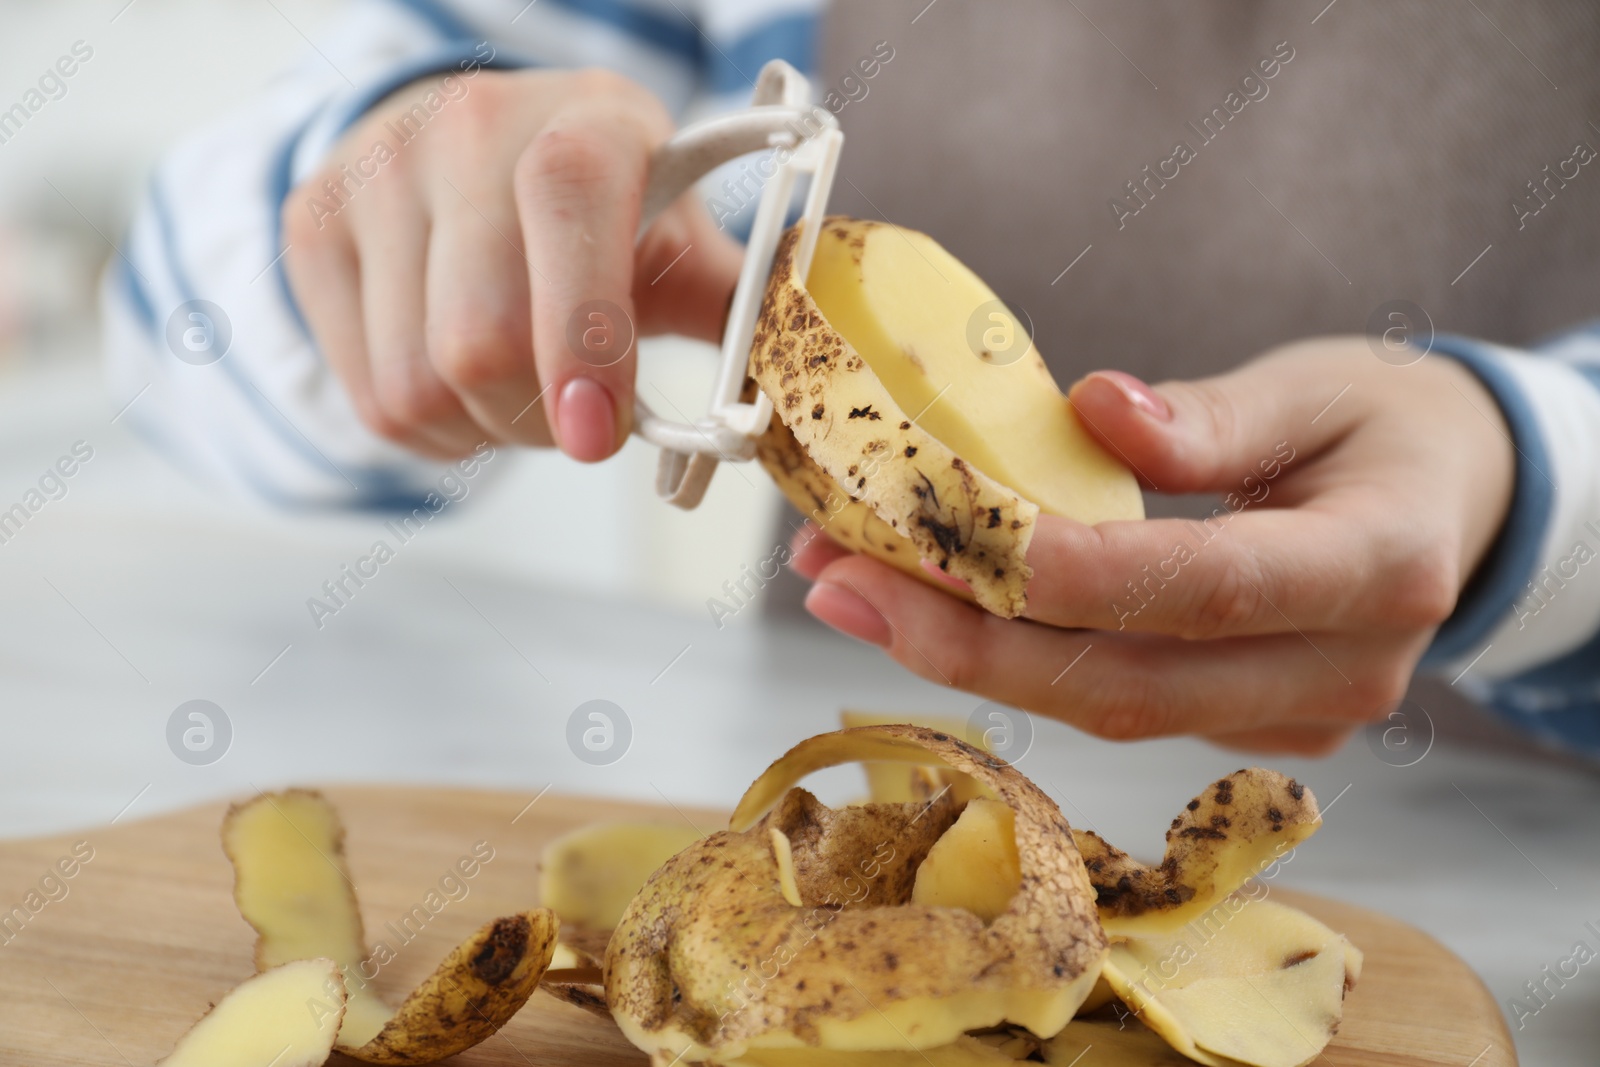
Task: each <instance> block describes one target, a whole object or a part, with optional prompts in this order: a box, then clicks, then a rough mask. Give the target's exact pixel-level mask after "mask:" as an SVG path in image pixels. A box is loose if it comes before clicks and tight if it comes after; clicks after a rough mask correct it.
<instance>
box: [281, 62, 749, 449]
mask: <svg viewBox="0 0 1600 1067" xmlns="http://www.w3.org/2000/svg"><path fill="white" fill-rule="evenodd" d="M671 133H672V120H671V118H670V117H669V116H668V115H667V113H666V111H665V110H664V109H663V108H662V106H661V104H660V103H658V102H657V101H656V99H655V97H654V96H652V95H651V94H650V93H649V92H648V91H647V90H645V89H644V88H642V87H641V86H639V85H637V84H635V83H633V82H631V81H629V80H627V79H625V78H622V77H619V76H617V75H613V74H607V73H603V72H598V71H583V72H559V71H518V72H500V71H491V70H481V69H476V68H474V69H473V72H472V73H470V74H466V73H458V74H451V75H449V76H445V77H438V78H431V79H427V80H425V81H419V82H415V83H413V84H411V85H408V86H407V87H405V88H403V89H400V90H398V91H396V92H395V93H394V94H393V95H391V96H390V97H389V98H387V99H386V100H385V101H384V102H383V103H381V104H380V105H378V106H377V107H376V108H375V109H373V111H371V112H370V113H369V114H368V115H366V116H365V117H364V118H363V119H362V121H361V122H360V123H358V124H357V125H356V126H355V127H353V128H352V129H351V130H350V131H349V133H347V134H346V135H345V136H344V138H343V139H342V140H341V141H340V143H339V144H338V145H337V146H336V147H335V149H334V151H333V152H332V153H331V155H330V157H329V159H328V161H327V163H326V165H325V166H324V167H323V168H322V169H321V171H320V172H319V173H318V174H316V175H315V176H314V177H312V178H310V179H308V180H307V181H306V182H304V183H303V184H302V185H301V186H300V187H299V188H297V189H296V190H295V191H294V192H292V193H291V194H290V195H289V197H288V199H287V200H285V202H284V205H283V218H284V224H285V234H286V239H287V241H288V244H289V248H288V253H287V265H288V272H289V278H290V281H291V283H292V285H293V287H294V292H295V296H296V297H297V298H298V300H299V302H300V306H301V308H302V310H303V311H304V313H305V317H306V320H307V322H308V324H309V325H310V327H311V330H312V333H313V334H314V336H315V338H316V341H317V343H318V345H319V346H320V347H321V348H322V351H323V352H324V353H325V354H326V356H327V359H328V362H329V363H330V364H331V365H332V366H333V369H334V372H335V373H336V374H337V375H338V376H339V378H340V380H341V381H342V382H343V383H344V385H345V388H346V389H347V390H348V391H349V394H350V397H351V400H352V401H353V403H354V406H355V410H356V412H357V413H358V415H359V416H360V418H361V420H362V422H364V423H365V424H366V425H367V426H368V427H370V428H371V429H372V430H373V431H375V432H376V433H378V434H380V435H382V436H383V437H386V438H388V439H389V440H392V441H396V442H398V443H400V444H403V445H405V446H407V447H409V448H412V449H414V450H416V451H418V452H421V453H424V454H426V455H430V456H436V457H441V458H450V457H455V456H460V455H464V454H466V453H467V452H470V451H471V450H472V448H473V447H474V446H475V445H476V444H478V443H479V442H481V441H483V440H484V439H485V438H487V439H488V440H490V441H496V442H499V441H511V442H520V443H523V444H549V443H551V441H552V440H554V441H555V442H557V443H558V444H559V445H560V447H561V448H562V450H563V451H565V452H566V453H567V454H568V455H570V456H572V457H574V458H576V459H580V460H588V461H593V460H600V459H604V458H605V457H607V456H609V455H611V454H612V453H613V452H615V451H616V450H617V448H618V447H620V446H621V444H622V442H623V441H624V440H625V439H626V437H627V434H628V431H629V428H630V424H631V420H632V416H633V375H634V354H635V346H634V344H633V340H634V335H635V332H638V333H656V332H669V331H670V332H674V333H682V334H686V335H689V336H695V337H703V338H708V339H715V338H717V337H718V336H719V335H720V332H721V325H722V316H723V313H724V310H725V309H726V307H727V302H728V295H729V293H731V292H732V290H733V285H734V282H735V280H736V279H737V277H738V271H739V263H740V259H741V253H740V251H739V249H738V246H737V245H736V244H734V242H733V241H732V240H731V239H729V238H728V237H727V236H726V235H724V234H722V233H719V232H718V231H717V229H716V228H715V227H714V226H713V225H712V224H711V220H710V218H709V217H708V216H707V214H706V212H705V211H704V210H703V208H702V207H701V205H699V204H697V203H694V202H692V201H690V200H688V199H684V200H680V201H679V202H678V203H677V204H675V205H674V206H673V207H672V208H670V209H669V210H667V211H666V212H665V213H664V214H663V215H662V216H661V217H660V218H659V219H658V220H657V221H656V223H655V225H654V226H653V227H652V228H651V230H650V232H649V234H648V235H647V237H646V239H645V240H644V242H643V243H642V244H640V245H639V246H638V247H637V248H635V246H634V234H635V231H636V229H637V228H638V224H639V211H640V200H641V197H642V194H643V191H644V187H645V182H646V178H647V175H648V167H649V161H650V156H651V153H652V151H653V150H654V149H655V148H656V147H657V146H658V145H660V144H661V143H662V142H663V141H665V140H666V139H667V138H668V137H669V136H670V135H671ZM380 144H381V145H382V146H383V148H381V149H380V148H379V147H378V146H379V145H380ZM352 175H353V177H352ZM597 316H598V317H597ZM575 342H576V343H575Z"/></svg>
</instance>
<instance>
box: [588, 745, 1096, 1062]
mask: <svg viewBox="0 0 1600 1067" xmlns="http://www.w3.org/2000/svg"><path fill="white" fill-rule="evenodd" d="M856 760H871V761H893V762H903V763H913V764H921V765H936V766H944V767H948V768H950V769H951V770H954V771H957V772H960V773H962V774H964V775H966V776H968V777H969V778H971V779H972V780H973V781H974V782H975V783H977V786H978V788H979V789H980V790H981V791H982V792H984V793H986V794H988V795H990V796H991V797H992V798H993V799H995V800H997V801H999V802H1001V803H1003V804H1005V805H1006V806H1007V807H1008V808H1010V809H1011V810H1012V811H1013V813H1014V820H1015V835H1016V846H1017V851H1018V853H1019V857H1020V866H1021V871H1020V886H1019V888H1018V890H1017V891H1016V893H1015V895H1014V896H1013V897H1012V899H1011V901H1010V903H1009V904H1008V906H1007V907H1006V909H1005V910H1004V912H1003V913H1001V914H999V915H998V916H996V917H995V918H994V920H993V921H992V922H989V923H987V924H986V923H985V921H984V919H983V918H982V917H980V916H979V915H977V914H975V913H974V912H972V911H970V910H967V909H966V908H963V907H950V906H935V905H920V904H916V903H914V902H912V900H911V897H912V892H913V889H914V886H915V882H916V871H917V867H918V866H919V865H920V863H921V862H922V861H923V859H924V858H925V857H926V855H927V854H928V851H929V850H930V849H931V848H932V847H933V845H934V843H935V842H937V841H938V840H939V838H940V837H941V836H943V835H944V833H945V832H946V831H947V830H948V829H949V828H950V826H951V825H953V824H954V822H955V821H956V818H957V817H958V816H959V814H960V810H961V808H962V806H963V805H962V804H961V802H958V801H957V800H956V799H955V798H954V797H952V796H951V795H950V792H949V791H944V792H942V793H941V794H939V795H936V796H935V797H934V798H933V799H932V800H930V801H927V802H923V803H909V804H870V805H865V806H861V807H852V808H843V809H838V810H834V809H830V808H827V807H826V806H824V805H822V804H820V803H819V802H818V801H816V799H815V798H813V797H812V796H811V795H810V794H809V793H806V792H805V791H804V790H798V789H797V790H792V791H791V790H790V788H789V787H790V786H791V785H792V784H793V783H794V782H795V781H798V780H799V778H801V777H803V776H804V775H806V774H808V773H810V772H811V771H813V770H819V769H821V768H823V767H826V766H831V765H834V764H837V763H841V762H853V761H856ZM731 826H732V828H731V829H730V830H729V831H727V832H724V833H721V834H716V835H713V836H712V837H710V838H708V839H706V840H705V841H703V842H699V843H697V844H695V845H692V846H691V847H690V848H689V849H687V850H685V851H684V852H683V853H680V854H679V855H678V856H676V857H674V858H673V859H672V860H671V861H669V862H668V863H667V865H666V866H664V867H663V868H662V869H661V870H660V871H658V872H657V873H656V874H655V875H654V876H652V878H651V880H650V881H649V882H648V883H647V884H646V886H645V888H644V890H643V891H642V892H641V893H640V895H639V896H638V897H637V898H635V900H634V902H633V903H632V904H631V905H630V907H629V909H628V912H627V913H626V914H625V915H624V917H623V921H622V924H621V925H620V926H619V927H618V928H617V931H616V933H615V934H614V935H613V937H612V939H611V943H610V946H609V948H608V950H607V956H606V994H607V1000H608V1003H610V1005H611V1007H612V1011H613V1014H614V1015H615V1016H616V1018H617V1020H618V1023H619V1025H621V1026H622V1028H623V1031H624V1033H626V1034H627V1036H628V1037H629V1038H630V1040H632V1041H633V1042H634V1043H635V1044H636V1045H639V1047H641V1048H645V1049H647V1050H649V1051H652V1052H659V1053H663V1054H665V1055H667V1056H668V1057H672V1056H679V1057H681V1058H684V1059H689V1060H708V1059H715V1060H716V1062H719V1063H725V1062H728V1061H730V1060H736V1059H738V1058H739V1057H741V1056H745V1055H755V1054H757V1053H759V1054H761V1055H766V1054H767V1052H766V1050H774V1051H776V1050H781V1049H799V1048H805V1047H813V1048H817V1047H820V1048H824V1049H830V1050H838V1051H876V1050H888V1049H932V1048H938V1047H942V1046H946V1045H949V1044H951V1043H953V1042H955V1041H956V1040H957V1039H958V1038H960V1037H961V1035H962V1034H963V1033H964V1032H965V1031H968V1030H972V1029H977V1028H981V1027H986V1026H993V1025H997V1024H999V1023H1002V1022H1007V1021H1009V1022H1012V1023H1016V1024H1018V1025H1021V1026H1025V1027H1027V1028H1028V1029H1030V1030H1032V1031H1033V1032H1035V1033H1037V1034H1041V1035H1043V1034H1049V1033H1054V1032H1056V1031H1058V1030H1060V1029H1061V1027H1063V1026H1065V1025H1066V1023H1067V1021H1068V1020H1069V1019H1070V1018H1071V1017H1072V1014H1073V1012H1074V1011H1075V1010H1076V1008H1077V1007H1078V1005H1079V1003H1081V1001H1082V1000H1083V998H1084V997H1085V996H1086V995H1087V994H1088V992H1089V990H1090V988H1091V987H1092V986H1093V984H1094V982H1095V980H1096V978H1097V977H1098V974H1099V967H1100V963H1101V961H1102V960H1103V958H1104V955H1105V951H1106V949H1105V940H1104V935H1103V933H1102V931H1101V930H1100V927H1099V923H1098V921H1097V919H1096V915H1095V912H1094V903H1093V900H1094V898H1093V892H1092V890H1091V889H1090V887H1089V884H1088V877H1087V873H1086V872H1085V870H1084V868H1083V864H1082V860H1081V859H1080V858H1079V857H1078V855H1077V852H1076V849H1075V848H1074V847H1073V845H1072V841H1071V835H1070V830H1069V829H1068V827H1067V824H1066V822H1065V820H1063V819H1062V818H1061V816H1060V813H1059V812H1058V811H1057V810H1056V807H1055V805H1054V803H1053V802H1051V801H1050V799H1049V798H1048V797H1047V796H1045V795H1044V794H1043V792H1041V791H1040V790H1038V788H1037V787H1035V786H1034V785H1033V784H1032V783H1031V782H1028V780H1027V779H1026V778H1024V777H1023V776H1022V775H1021V774H1019V773H1018V772H1016V771H1015V770H1014V769H1013V768H1011V767H1010V766H1009V765H1007V764H1005V763H1004V762H1003V761H1000V760H997V759H995V758H994V757H992V756H989V755H987V754H986V753H983V752H981V751H979V750H977V749H974V748H972V747H971V746H970V745H967V744H966V743H965V742H963V741H960V740H958V739H956V738H954V737H951V736H950V735H948V734H945V733H942V732H939V731H934V730H928V729H923V728H919V727H911V726H879V727H864V728H859V729H856V730H849V731H843V732H840V733H836V734H827V735H823V736H821V737H818V738H813V739H812V740H811V741H808V742H803V743H802V744H801V745H798V746H796V747H795V748H794V749H792V750H791V751H790V753H789V754H788V755H786V756H785V757H783V758H782V759H780V760H779V761H778V762H777V763H775V764H774V765H773V766H772V768H770V769H769V770H768V772H767V773H766V774H765V775H763V776H762V777H761V778H760V779H758V780H757V782H756V783H755V784H754V785H753V786H752V787H751V789H750V791H749V792H747V793H746V795H745V798H744V800H743V801H741V803H740V805H739V807H738V809H737V810H736V812H735V815H734V818H733V821H732V824H731ZM773 829H777V830H779V831H781V832H782V833H783V836H784V837H785V838H786V839H787V840H788V841H789V842H790V844H791V854H792V859H793V864H794V888H795V891H796V892H797V894H798V896H799V898H800V900H801V902H802V907H800V908H796V907H795V906H794V905H793V904H791V903H790V902H789V901H788V900H786V899H785V896H784V893H783V891H782V890H781V888H780V886H781V879H782V876H781V874H780V870H779V866H778V860H777V858H776V856H775V853H774V849H773V846H772V841H773V838H772V836H771V834H770V832H769V831H771V830H773ZM752 973H753V974H755V975H757V976H759V980H758V981H754V982H752V981H751V980H750V977H749V976H750V975H751V974H752Z"/></svg>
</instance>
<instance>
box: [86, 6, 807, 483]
mask: <svg viewBox="0 0 1600 1067" xmlns="http://www.w3.org/2000/svg"><path fill="white" fill-rule="evenodd" d="M820 3H821V0H698V2H693V0H540V2H538V3H528V2H527V0H356V2H355V3H353V4H351V5H350V8H349V10H348V11H347V12H346V13H345V14H344V15H342V16H341V17H340V18H339V19H338V21H337V22H336V24H335V25H334V26H333V27H332V29H331V30H330V31H329V32H327V33H325V34H320V35H317V37H316V38H315V39H314V40H313V41H312V42H311V44H310V47H309V48H308V49H307V51H306V55H305V56H304V57H303V58H302V59H301V61H300V62H299V63H298V64H297V65H296V66H295V67H293V68H292V69H291V70H289V71H287V72H286V73H285V74H284V75H283V76H281V77H280V78H278V79H277V80H276V81H275V82H273V83H272V84H271V85H270V86H269V87H268V88H267V89H266V91H264V92H263V93H262V94H260V96H258V97H257V98H256V99H254V100H253V101H251V102H250V103H249V104H248V105H247V106H245V107H244V108H242V109H240V110H239V111H237V112H236V113H234V114H232V115H230V116H228V117H226V118H225V119H224V120H222V121H221V122H218V123H216V124H213V125H211V126H209V127H207V128H204V129H201V130H198V131H196V132H195V133H194V134H192V135H191V136H189V137H188V138H187V139H186V140H184V141H183V142H182V143H180V144H179V145H177V146H176V147H175V148H174V149H173V150H171V151H170V152H169V153H168V154H167V155H166V156H165V157H164V159H163V160H162V161H161V163H160V164H159V166H158V167H157V169H156V172H155V173H154V175H153V176H152V177H151V180H150V182H149V184H148V187H147V189H146V191H145V192H144V195H143V197H142V199H141V202H140V204H139V206H138V209H137V211H136V214H135V217H134V220H133V222H132V225H131V227H130V230H129V232H128V234H127V237H126V240H125V241H124V242H123V243H122V245H121V255H119V256H118V257H117V258H116V259H115V260H114V261H113V263H112V264H111V267H110V268H109V269H108V271H107V274H106V277H105V279H104V280H103V283H102V298H101V304H102V309H103V321H104V332H105V344H106V354H107V374H108V378H109V382H110V388H111V392H112V397H111V401H112V404H113V406H114V407H116V408H118V409H125V410H124V415H123V416H122V417H123V418H124V421H127V422H128V423H130V424H131V425H132V426H133V427H134V428H135V429H136V430H137V431H138V432H139V433H141V434H142V435H143V436H144V437H145V438H146V439H147V440H148V441H149V442H150V443H151V444H152V445H154V446H155V447H156V448H157V449H159V450H160V451H162V452H163V453H165V454H166V455H167V456H168V457H169V458H170V459H171V460H173V461H174V462H175V463H177V464H179V465H181V466H183V467H184V468H186V469H188V470H189V471H191V472H192V473H194V474H195V475H196V476H198V477H199V478H201V479H203V480H205V481H207V482H210V483H212V484H215V485H219V486H222V487H225V488H227V489H230V490H232V491H234V492H237V493H239V494H241V495H244V496H249V497H255V498H261V499H265V500H267V501H270V502H272V503H275V504H279V505H285V506H313V507H316V506H323V507H343V508H373V509H383V510H390V509H399V510H410V509H411V508H412V507H414V506H416V504H417V502H418V501H419V500H420V499H421V498H422V497H423V496H424V495H425V493H426V491H427V489H428V487H429V486H431V485H432V484H433V483H435V482H436V481H437V480H438V478H439V476H440V475H441V474H442V473H443V471H444V468H443V467H441V466H438V465H436V464H433V463H430V462H427V461H424V460H422V459H419V458H418V457H416V456H413V455H411V454H410V453H408V452H406V451H405V450H403V449H401V448H399V447H398V446H396V445H393V444H391V443H389V442H386V441H384V440H382V439H381V438H379V437H377V436H376V435H374V434H372V433H371V432H370V431H368V430H367V429H366V428H365V427H364V426H362V425H361V423H360V421H359V420H358V419H357V417H356V415H355V413H354V410H353V408H352V407H351V404H350V401H349V398H348V397H347V396H346V395H345V393H344V392H343V390H342V388H341V386H340V384H339V382H338V379H337V378H336V377H335V376H334V375H333V374H332V372H331V370H330V369H329V367H328V365H327V363H326V362H325V361H324V359H323V357H322V354H321V353H320V352H319V351H318V349H317V346H316V344H315V342H314V340H313V339H312V337H311V336H310V333H309V332H308V330H307V328H306V324H305V321H304V319H303V318H302V316H301V314H300V310H299V308H298V307H297V305H296V303H295V300H294V295H293V293H292V291H291V290H290V287H289V284H288V279H287V275H286V274H285V272H284V264H283V260H284V255H285V253H286V251H287V249H286V247H285V244H284V237H283V232H282V226H281V224H280V215H281V209H282V208H283V205H284V201H285V198H286V197H288V196H289V195H290V191H291V190H292V189H294V188H295V186H296V185H297V184H298V183H299V182H300V181H302V180H303V179H304V178H306V177H307V176H308V175H310V174H312V173H313V172H314V171H315V170H316V168H317V167H318V166H319V165H320V162H321V161H322V160H323V159H324V158H325V157H326V154H327V152H328V151H329V149H330V148H331V147H332V146H333V144H334V143H335V142H336V141H337V140H338V139H339V137H340V136H341V135H342V134H343V133H344V132H345V131H346V130H347V129H348V128H349V127H350V126H351V124H353V123H354V122H356V121H357V120H358V119H359V118H360V117H361V116H362V115H363V114H364V113H365V112H366V111H367V110H368V109H370V108H371V107H372V106H373V105H374V104H375V103H377V102H378V101H379V100H381V99H383V98H384V97H385V96H387V95H389V94H390V93H391V92H393V91H394V90H396V89H398V88H400V87H402V86H404V85H406V84H408V83H410V82H412V81H415V80H416V79H418V78H421V77H424V76H427V75H430V74H442V73H448V74H453V75H454V78H453V79H448V80H447V81H446V84H445V86H444V88H443V89H441V90H440V91H439V92H436V93H435V94H434V98H433V99H432V100H429V101H427V103H426V108H427V110H428V111H429V112H430V115H439V116H444V115H446V114H447V113H448V110H449V107H450V105H451V104H452V103H453V102H455V101H456V100H459V99H460V98H462V97H463V96H465V95H467V94H469V93H470V92H471V84H472V79H473V78H475V77H477V76H479V75H480V74H481V72H482V71H484V70H486V69H496V68H515V67H525V66H549V67H559V68H577V67H603V68H607V69H611V70H614V71H617V72H618V73H622V74H625V75H627V76H628V77H631V78H633V79H634V80H636V81H638V82H640V83H641V84H643V85H645V86H646V87H647V88H649V89H650V90H651V91H653V92H654V93H656V94H657V95H658V96H659V97H660V98H661V100H662V101H663V102H664V103H665V104H666V105H667V106H668V108H669V109H670V110H672V111H673V113H674V114H676V115H679V116H680V117H682V116H687V115H694V114H696V113H703V112H705V111H708V110H712V111H714V110H717V109H718V108H722V107H728V106H739V105H742V104H744V103H745V102H746V101H747V100H748V97H749V92H750V88H751V86H752V85H753V79H754V77H755V75H756V73H757V72H758V71H759V70H760V68H761V66H762V64H763V63H765V62H766V60H768V59H771V58H783V59H787V60H788V61H789V62H791V63H793V64H795V65H796V66H797V67H800V68H801V69H802V70H807V71H809V69H810V68H811V65H812V54H813V49H814V45H815V33H816V22H817V15H818V7H819V5H820ZM446 90H448V91H446ZM427 120H428V119H427V118H426V117H424V116H422V115H421V114H420V113H419V118H418V121H427ZM333 203H335V204H336V203H337V202H336V201H333ZM309 207H310V205H309V204H308V208H309Z"/></svg>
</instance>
